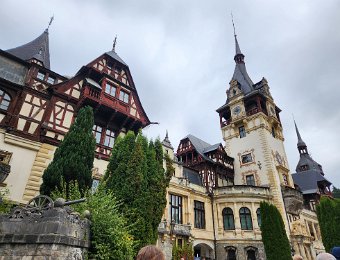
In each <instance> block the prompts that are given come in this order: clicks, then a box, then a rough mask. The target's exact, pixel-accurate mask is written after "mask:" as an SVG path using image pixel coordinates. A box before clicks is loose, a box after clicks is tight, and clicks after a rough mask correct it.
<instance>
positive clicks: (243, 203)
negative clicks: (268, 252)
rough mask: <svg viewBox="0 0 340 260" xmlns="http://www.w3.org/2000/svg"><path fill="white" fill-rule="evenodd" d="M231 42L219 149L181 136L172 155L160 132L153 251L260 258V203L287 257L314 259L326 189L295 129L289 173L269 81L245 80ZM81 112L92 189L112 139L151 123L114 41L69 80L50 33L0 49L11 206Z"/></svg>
mask: <svg viewBox="0 0 340 260" xmlns="http://www.w3.org/2000/svg"><path fill="white" fill-rule="evenodd" d="M234 37H235V46H236V53H235V56H234V60H235V70H234V74H233V75H232V78H231V81H230V83H229V88H228V89H227V98H226V103H225V104H223V105H222V106H221V107H219V108H218V109H217V113H218V114H219V117H220V122H219V123H220V127H221V132H222V137H223V140H224V142H225V143H223V144H221V143H217V144H214V145H211V144H208V143H206V142H205V141H203V140H201V139H199V138H198V137H195V136H193V135H190V134H189V135H187V136H186V137H184V138H183V139H182V140H181V141H180V143H179V146H178V148H177V150H176V151H175V150H174V148H173V146H172V144H171V142H170V139H169V136H168V133H167V134H166V137H165V139H164V140H163V147H164V151H165V153H167V154H169V156H170V157H171V158H173V162H174V166H175V172H174V175H173V177H172V179H171V182H170V186H169V188H168V195H167V199H168V203H167V207H166V209H165V212H164V216H163V220H162V222H161V223H160V225H159V229H158V230H159V239H158V242H157V244H158V246H159V247H161V248H162V249H163V250H164V252H165V253H166V255H167V259H171V250H172V248H173V246H174V245H177V246H183V245H184V244H185V243H190V242H191V243H192V244H193V246H194V254H195V257H197V258H196V259H203V258H205V259H229V260H236V259H238V260H242V259H249V260H255V259H259V260H260V259H266V256H265V252H264V246H263V243H262V240H261V231H260V225H261V214H260V210H259V206H260V202H261V201H267V202H270V203H273V204H274V205H275V206H276V207H277V208H278V209H279V211H280V213H281V214H282V218H283V221H284V224H285V228H286V232H287V235H288V238H289V240H290V243H291V248H292V253H294V252H295V253H298V254H301V255H302V256H303V257H304V259H308V260H312V259H315V256H316V254H317V253H318V252H321V251H324V247H323V244H322V241H321V235H320V228H319V224H318V220H317V216H316V213H315V205H316V204H317V203H318V201H319V200H320V197H321V196H332V194H331V193H330V189H329V187H330V185H331V183H330V182H329V181H328V180H327V179H326V178H325V177H324V172H323V170H322V167H321V165H320V164H318V163H317V162H315V161H314V160H313V159H312V158H311V157H310V155H309V153H308V150H307V145H306V143H305V142H304V141H303V140H302V138H301V135H300V133H299V130H298V128H297V126H296V125H295V127H296V133H297V139H298V143H297V148H298V151H299V154H300V161H299V163H298V165H297V167H296V173H293V174H292V173H291V172H290V169H289V167H288V162H287V157H286V153H285V148H284V143H283V140H284V138H283V134H282V125H281V121H280V116H279V113H280V111H281V110H280V109H279V108H278V106H277V105H276V104H275V102H274V99H273V97H272V96H271V94H270V89H269V85H268V82H267V80H266V79H265V78H263V79H262V80H261V81H259V82H257V83H255V84H254V83H253V81H252V80H251V78H250V77H249V75H248V73H247V70H246V66H245V62H244V57H245V56H244V55H243V54H242V52H241V49H240V47H239V43H238V40H237V37H236V35H235V36H234ZM221 91H222V89H221ZM85 105H90V106H91V107H93V109H94V116H95V125H94V127H93V134H94V136H95V138H96V142H97V146H96V158H95V161H94V166H95V168H94V170H93V179H94V181H93V184H94V185H96V184H97V183H98V180H99V179H100V178H101V176H102V175H103V174H104V171H105V169H106V166H107V164H108V159H109V156H110V151H111V148H112V147H113V144H114V140H115V138H116V137H117V136H119V135H124V134H125V133H126V132H127V131H129V130H132V131H135V132H137V131H138V129H140V128H143V127H145V126H147V125H149V124H150V120H149V118H148V116H147V114H146V112H145V111H144V109H143V106H142V103H141V101H140V99H139V96H138V93H137V89H136V86H135V83H134V81H133V78H132V75H131V72H130V69H129V66H128V65H127V64H126V63H125V62H124V61H123V60H122V59H121V58H120V57H119V56H118V54H117V53H116V51H115V44H114V46H113V49H112V50H110V51H108V52H105V53H103V54H102V55H101V56H99V57H97V58H95V59H94V60H93V61H91V62H90V63H88V64H87V65H84V66H82V67H81V68H80V69H79V71H78V72H77V73H76V75H74V76H73V77H65V76H62V75H60V74H58V73H57V72H54V71H52V70H51V68H50V55H49V32H48V29H46V30H45V31H44V32H43V33H42V34H41V35H40V36H39V37H37V38H36V39H34V40H33V41H31V42H29V43H27V44H24V45H22V46H19V47H16V48H13V49H9V50H0V185H1V186H3V187H6V188H8V190H9V191H10V198H11V199H12V200H13V201H16V202H18V203H27V202H28V201H30V200H31V199H32V198H33V197H34V196H36V195H38V194H39V188H40V184H41V181H42V179H41V178H42V174H43V172H44V170H45V169H46V167H47V165H48V164H49V163H50V161H51V159H52V158H53V154H54V151H55V149H56V147H57V146H58V144H59V142H60V141H61V140H62V139H63V137H64V135H65V133H66V132H67V131H68V129H69V128H70V125H71V123H72V122H73V120H74V118H75V117H76V116H77V111H78V110H79V109H80V108H81V107H83V106H85ZM218 105H219V104H216V106H218ZM211 112H212V113H213V111H211ZM216 123H217V122H216Z"/></svg>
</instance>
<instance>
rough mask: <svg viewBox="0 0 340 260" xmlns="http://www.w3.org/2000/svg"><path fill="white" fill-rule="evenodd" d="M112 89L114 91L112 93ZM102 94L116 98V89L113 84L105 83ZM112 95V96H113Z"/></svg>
mask: <svg viewBox="0 0 340 260" xmlns="http://www.w3.org/2000/svg"><path fill="white" fill-rule="evenodd" d="M113 89H114V91H112V90H113ZM104 93H105V94H107V95H109V96H111V97H117V87H116V86H114V85H113V84H111V83H109V82H106V83H105V90H104ZM113 93H114V95H113Z"/></svg>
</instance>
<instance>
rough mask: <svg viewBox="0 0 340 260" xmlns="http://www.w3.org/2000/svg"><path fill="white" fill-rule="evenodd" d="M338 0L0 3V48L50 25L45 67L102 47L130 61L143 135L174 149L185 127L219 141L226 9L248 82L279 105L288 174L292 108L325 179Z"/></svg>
mask: <svg viewBox="0 0 340 260" xmlns="http://www.w3.org/2000/svg"><path fill="white" fill-rule="evenodd" d="M339 8H340V2H339V1H336V0H328V1H308V0H302V1H298V2H297V1H293V0H290V1H278V0H275V1H264V0H254V1H240V0H238V1H236V0H234V1H217V0H216V1H203V0H195V1H193V0H192V1H179V0H174V1H156V0H155V1H151V0H150V1H89V0H87V1H48V2H47V1H38V0H36V1H29V2H24V1H12V0H11V1H10V0H7V1H6V0H5V1H2V6H1V10H0V28H1V36H2V37H1V38H0V48H1V49H7V48H11V47H15V46H18V45H20V44H23V43H26V42H28V41H30V40H32V39H33V38H34V37H36V36H38V35H39V34H40V33H42V31H43V30H44V29H45V27H46V26H47V24H48V21H49V17H50V16H51V15H52V14H54V15H55V21H54V23H53V24H52V26H51V28H50V51H51V64H52V69H53V70H55V71H56V72H59V73H60V74H65V75H74V74H75V73H76V71H77V70H78V69H80V67H81V66H82V65H84V64H87V63H89V62H90V61H91V60H93V59H94V58H96V57H98V56H99V55H100V54H102V53H104V52H105V51H107V50H110V49H111V46H112V40H113V38H114V36H115V35H116V34H117V35H118V46H117V52H118V53H119V55H120V56H121V57H122V58H123V59H124V60H125V62H127V63H128V64H129V67H130V70H131V72H132V75H133V78H134V81H135V84H136V87H137V90H138V93H139V95H140V98H141V101H142V103H143V106H144V108H145V110H146V111H147V113H148V115H149V117H150V119H151V120H152V121H157V122H160V125H151V126H150V127H148V129H146V130H145V133H146V134H147V135H148V136H150V137H153V138H155V137H157V136H160V137H161V138H163V137H164V134H165V131H166V129H168V130H169V135H170V138H171V141H172V143H173V145H174V147H177V145H178V142H179V140H180V139H181V138H183V137H184V136H186V135H187V134H189V133H191V134H194V135H196V136H198V137H200V138H202V139H204V140H206V141H207V142H210V143H217V142H222V136H221V131H220V129H219V118H218V115H217V113H216V112H215V109H216V108H218V107H219V106H221V105H222V104H224V102H225V99H226V95H225V91H226V89H227V87H228V82H229V80H230V79H231V76H232V73H233V69H234V61H233V56H234V41H233V31H232V26H231V21H230V12H231V11H233V14H234V18H235V22H236V30H237V34H238V39H239V42H240V45H241V50H242V51H243V53H244V54H245V55H246V57H245V60H246V65H247V69H248V73H249V75H250V77H251V78H252V80H253V81H254V82H257V81H259V80H260V79H261V78H262V77H265V78H267V80H268V81H269V85H270V87H271V92H272V95H273V97H274V99H275V101H276V103H277V105H278V106H279V107H280V108H281V109H282V113H281V120H282V124H283V128H284V134H285V138H286V140H285V147H286V151H287V155H288V159H289V163H290V167H291V170H292V172H294V169H295V166H296V164H297V161H298V152H297V149H296V136H295V130H294V126H293V120H292V113H294V116H295V119H296V121H297V123H298V126H299V128H300V132H301V134H302V137H303V139H304V141H305V142H306V143H307V145H308V148H309V151H310V152H311V153H312V156H313V158H314V159H315V160H316V161H318V162H319V163H320V164H322V165H323V167H324V170H325V173H326V177H327V178H329V179H330V180H331V181H332V182H333V183H334V184H335V185H336V186H338V187H340V178H339V177H337V171H338V170H337V169H338V167H337V165H338V161H339V155H338V153H337V150H338V147H339V144H340V137H339V135H338V134H337V133H339V132H340V110H339V109H338V105H337V102H338V99H339V98H338V97H339V96H340V87H339V86H340V77H339V72H338V71H339V68H340V59H339V57H340V48H339V46H340V33H339V26H338V25H339V24H340V16H339V15H338V12H339Z"/></svg>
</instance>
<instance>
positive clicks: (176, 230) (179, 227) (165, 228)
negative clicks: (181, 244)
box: [158, 219, 191, 237]
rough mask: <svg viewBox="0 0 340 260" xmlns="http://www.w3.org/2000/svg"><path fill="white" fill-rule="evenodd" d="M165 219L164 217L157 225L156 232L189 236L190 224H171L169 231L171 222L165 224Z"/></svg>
mask: <svg viewBox="0 0 340 260" xmlns="http://www.w3.org/2000/svg"><path fill="white" fill-rule="evenodd" d="M167 223H168V222H167V221H166V220H165V219H164V220H163V221H161V223H159V225H158V233H162V234H168V233H169V234H171V235H179V236H187V237H190V236H191V225H190V224H176V223H174V224H173V230H172V231H171V230H170V229H171V224H170V222H169V225H167Z"/></svg>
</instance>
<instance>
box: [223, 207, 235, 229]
mask: <svg viewBox="0 0 340 260" xmlns="http://www.w3.org/2000/svg"><path fill="white" fill-rule="evenodd" d="M222 220H223V230H235V217H234V211H233V210H232V209H231V208H230V207H225V208H224V209H223V210H222Z"/></svg>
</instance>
